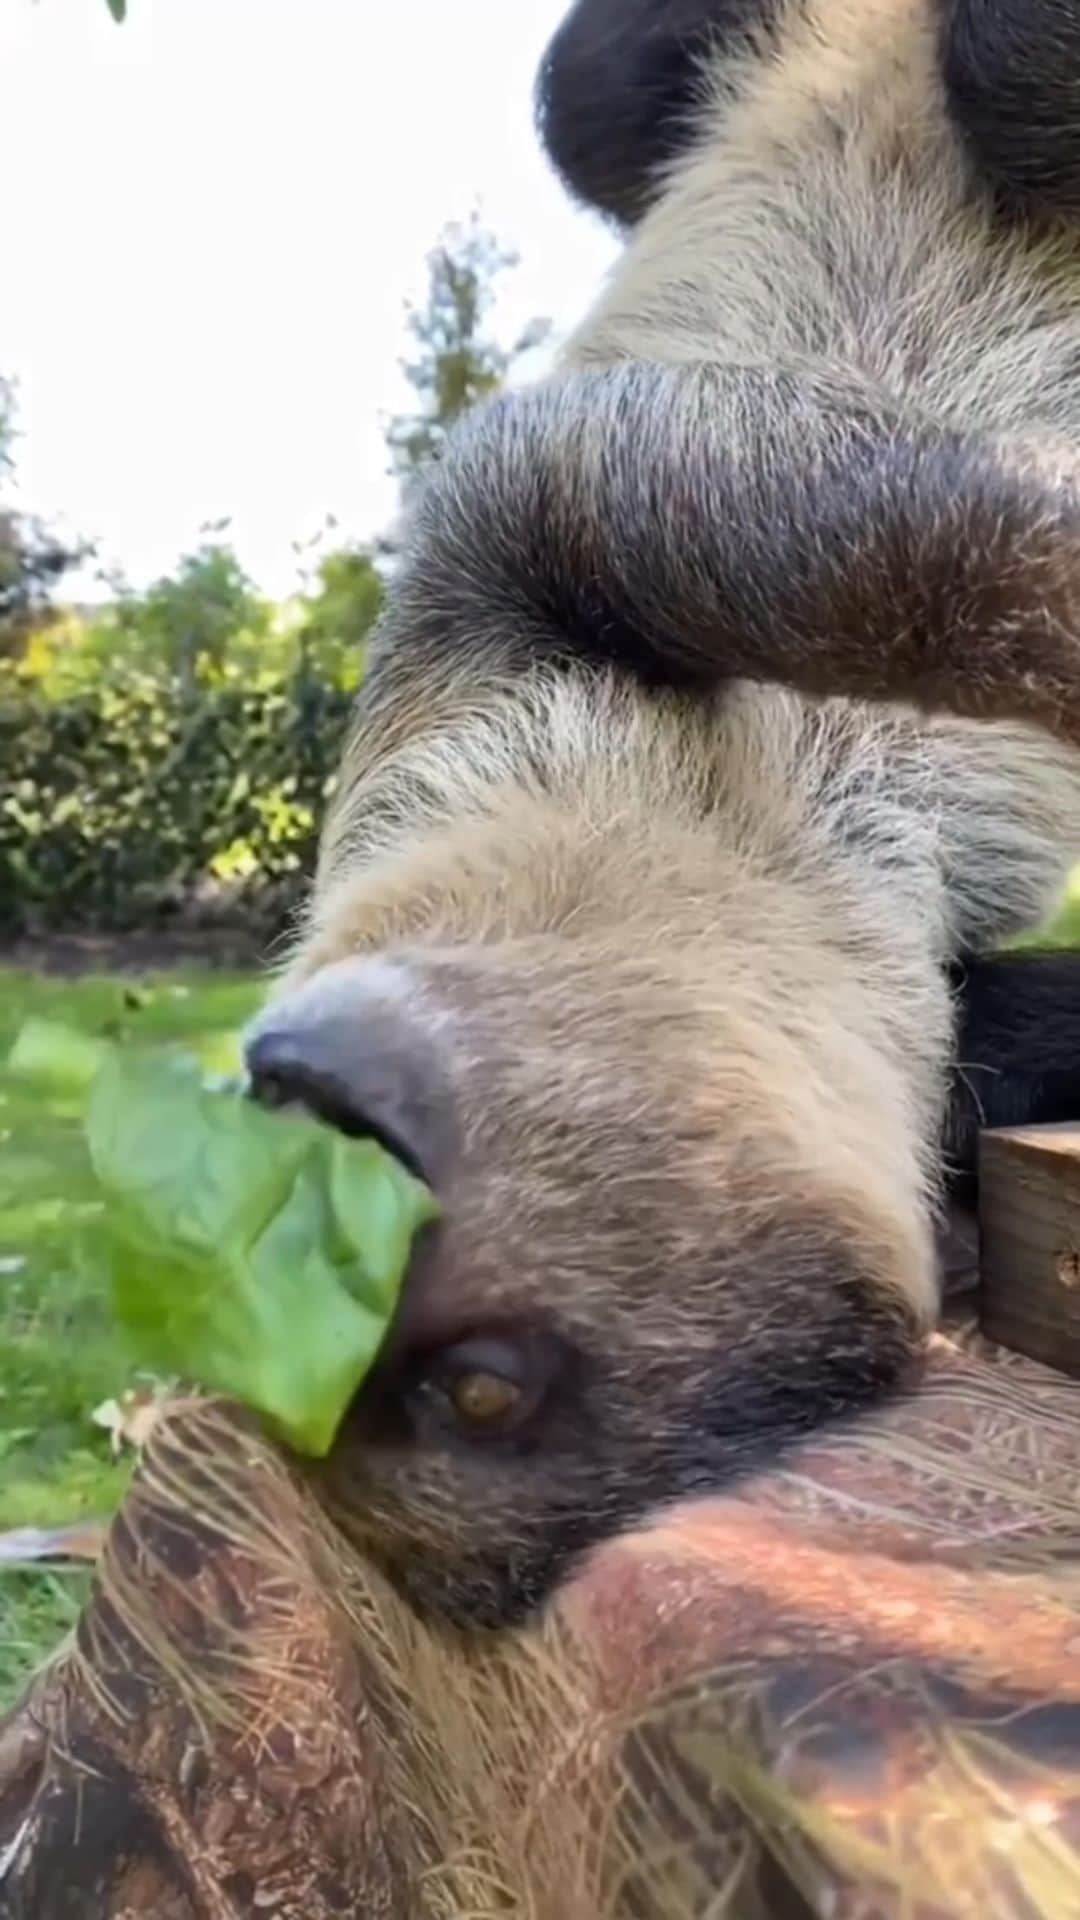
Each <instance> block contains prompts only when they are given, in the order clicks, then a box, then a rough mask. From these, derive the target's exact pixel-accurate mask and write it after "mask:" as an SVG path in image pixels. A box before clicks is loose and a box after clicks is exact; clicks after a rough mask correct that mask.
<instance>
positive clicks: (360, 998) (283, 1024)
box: [245, 962, 454, 1185]
mask: <svg viewBox="0 0 1080 1920" xmlns="http://www.w3.org/2000/svg"><path fill="white" fill-rule="evenodd" d="M329 971H330V972H333V973H334V974H335V976H336V977H335V978H334V979H333V980H330V979H329V978H324V977H323V976H319V975H316V976H315V978H314V979H313V980H311V981H309V982H307V983H306V984H305V985H304V986H303V987H301V988H300V989H299V990H298V991H297V993H296V994H295V995H294V996H292V997H291V998H287V999H285V1000H282V1001H280V1002H278V1003H277V1004H276V1005H274V1006H272V1007H271V1008H270V1009H269V1010H268V1011H267V1013H266V1014H264V1015H263V1016H262V1018H261V1019H260V1020H259V1022H258V1023H257V1025H256V1026H255V1028H254V1029H253V1030H252V1032H251V1034H250V1035H249V1038H248V1041H247V1045H246V1048H245V1061H246V1065H247V1072H248V1079H249V1088H250V1092H251V1095H252V1098H253V1099H255V1100H258V1101H259V1102H260V1103H261V1104H262V1105H263V1106H268V1107H287V1106H292V1107H302V1108H303V1109H305V1110H306V1111H307V1112H308V1113H310V1114H312V1115H314V1116H315V1118H316V1119H319V1120H323V1121H325V1122H327V1124H328V1125H330V1126H332V1127H336V1128H337V1129H338V1130H339V1131H340V1132H341V1133H346V1134H349V1135H351V1136H354V1137H361V1136H369V1137H371V1138H374V1139H376V1140H378V1141H380V1142H381V1143H382V1145H383V1146H385V1147H387V1148H388V1149H389V1150H390V1151H391V1152H392V1153H395V1154H397V1155H398V1157H399V1159H401V1160H403V1161H404V1162H405V1164H406V1166H408V1167H409V1168H410V1169H411V1170H412V1171H413V1172H414V1173H416V1174H418V1175H419V1176H420V1177H421V1178H422V1179H424V1180H426V1181H428V1182H429V1183H430V1184H433V1185H434V1184H435V1183H437V1181H438V1179H439V1177H440V1174H441V1173H442V1172H443V1171H444V1170H445V1168H446V1165H447V1161H448V1159H449V1155H450V1152H451V1149H452V1145H453V1137H454V1127H453V1112H452V1107H453V1101H452V1096H451V1091H450V1087H449V1082H448V1078H447V1075H446V1073H445V1071H444V1069H443V1066H442V1064H441V1061H440V1058H439V1055H438V1050H437V1047H436V1045H435V1044H434V1041H433V1037H432V1035H431V1033H430V1031H429V1030H428V1029H427V1026H426V1023H425V1022H424V1021H423V1019H422V1018H421V1016H420V1015H419V1013H418V1011H416V1010H415V1009H413V1008H411V1007H410V1004H409V999H408V995H407V993H402V992H399V991H396V990H395V991H394V992H393V993H392V994H388V993H387V992H386V991H385V983H382V982H381V981H380V977H379V975H378V974H376V973H375V970H374V969H372V973H373V975H374V977H373V978H370V979H369V978H366V977H365V976H366V975H367V973H368V968H367V967H365V965H364V964H363V963H362V962H357V963H353V964H352V965H351V966H350V967H349V969H348V972H347V973H346V972H345V970H344V969H341V970H339V969H336V968H335V969H331V970H329ZM380 988H382V989H383V990H380Z"/></svg>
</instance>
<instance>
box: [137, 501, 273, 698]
mask: <svg viewBox="0 0 1080 1920" xmlns="http://www.w3.org/2000/svg"><path fill="white" fill-rule="evenodd" d="M223 531H224V523H222V522H219V523H218V524H217V525H216V526H214V527H212V528H208V529H207V530H206V532H207V536H208V537H207V538H205V539H204V540H203V542H202V544H201V545H200V546H199V547H197V548H196V550H195V552H194V553H189V554H185V555H184V557H183V559H182V560H181V561H180V563H179V565H178V567H177V569H176V572H175V574H172V575H170V576H167V577H166V578H165V579H162V580H158V581H157V582H156V583H155V584H154V585H153V586H152V587H151V588H150V589H149V591H148V592H147V593H146V594H145V595H143V596H142V597H140V598H132V599H130V600H127V601H123V602H121V603H120V605H119V606H118V608H117V610H116V628H117V633H118V636H119V637H120V638H121V639H122V640H127V641H128V642H129V643H130V642H135V643H136V644H137V645H138V647H139V649H140V650H141V651H143V652H144V653H145V654H147V655H149V656H150V657H151V658H153V659H154V660H156V661H159V662H160V663H161V664H162V665H163V666H164V667H166V668H167V670H168V671H169V672H171V673H172V674H173V676H174V677H175V678H176V680H177V681H178V682H179V683H180V685H181V687H183V688H184V689H186V690H188V691H190V690H191V689H192V688H193V686H194V683H195V678H196V673H197V670H198V667H199V664H200V662H206V663H208V664H209V665H211V666H215V667H221V666H223V665H224V662H225V657H226V654H227V653H228V650H229V647H230V644H231V643H232V642H233V641H234V640H235V639H236V638H237V636H238V635H240V634H243V633H247V634H250V635H253V636H259V635H262V634H264V633H265V632H266V630H267V628H268V625H269V610H268V608H267V606H266V604H265V602H264V601H262V600H260V599H259V597H258V595H257V594H256V592H255V590H254V588H253V586H252V583H251V581H250V580H249V579H248V576H247V574H246V573H245V572H244V570H243V568H242V566H241V565H240V562H239V560H238V559H237V557H236V555H235V553H234V552H233V550H232V548H231V547H229V546H227V545H226V544H225V543H224V542H223V541H222V539H221V537H220V536H221V534H222V532H223Z"/></svg>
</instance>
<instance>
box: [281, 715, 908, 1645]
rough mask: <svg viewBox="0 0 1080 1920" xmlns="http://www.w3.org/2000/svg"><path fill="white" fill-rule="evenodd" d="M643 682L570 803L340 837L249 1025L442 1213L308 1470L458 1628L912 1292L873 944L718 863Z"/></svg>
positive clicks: (889, 1326) (851, 1358)
mask: <svg viewBox="0 0 1080 1920" xmlns="http://www.w3.org/2000/svg"><path fill="white" fill-rule="evenodd" d="M581 698H582V699H584V698H585V696H584V695H582V696H581ZM628 699H629V702H630V704H629V707H628V709H627V711H626V712H625V713H624V714H623V720H622V724H623V726H624V732H623V735H622V739H621V742H620V735H619V725H620V722H619V720H618V717H617V714H616V712H615V709H614V708H609V709H607V710H606V711H604V712H603V713H602V714H601V713H600V712H599V710H598V709H597V708H596V706H595V703H594V704H593V706H592V708H591V712H592V721H593V724H595V725H596V726H599V728H600V738H599V740H598V745H602V746H603V748H604V751H603V752H601V753H599V755H598V758H597V761H596V764H595V766H594V768H593V771H592V773H591V775H590V772H589V768H588V759H587V756H586V757H585V758H584V759H582V760H580V761H578V762H577V764H576V770H575V771H574V772H573V773H572V774H571V773H570V772H569V770H567V778H566V781H565V788H564V790H561V791H560V780H559V777H558V775H557V773H556V772H555V770H554V765H553V762H549V767H548V779H547V782H546V786H547V790H546V791H541V790H540V789H539V788H538V787H537V786H536V785H535V784H533V785H532V788H531V790H530V785H529V782H528V781H527V779H525V777H524V776H522V778H521V779H520V780H516V781H515V780H513V779H507V780H506V781H505V782H503V783H502V785H501V786H500V787H499V788H498V789H497V790H492V791H491V792H490V793H489V795H488V800H487V805H486V808H485V809H484V810H482V811H476V810H473V811H472V817H470V818H467V819H465V820H464V821H458V822H456V823H455V822H454V821H452V820H449V821H444V822H443V823H442V824H429V825H426V826H424V825H420V826H416V827H415V828H414V829H411V830H409V831H405V830H404V829H400V830H399V831H398V832H397V834H396V836H393V835H392V836H391V842H390V843H388V844H387V845H386V846H385V847H384V848H383V850H382V852H381V853H380V854H378V855H372V853H371V851H370V849H369V850H368V851H367V852H366V853H365V854H363V856H361V855H360V854H358V853H354V852H352V851H350V844H349V833H348V831H347V830H343V831H341V832H340V833H338V834H337V835H336V836H335V835H334V834H331V836H330V838H331V841H332V842H333V841H335V838H336V844H337V848H338V851H337V853H336V855H335V857H334V859H333V861H332V862H331V867H332V872H331V873H329V874H326V875H324V881H323V884H322V886H321V888H320V891H319V894H318V896H317V900H316V908H315V915H314V920H313V925H312V929H311V932H310V933H309V935H308V937H307V939H306V941H305V942H304V943H303V944H302V946H301V948H300V951H299V954H298V957H297V959H296V962H295V965H294V967H293V969H292V972H291V973H290V975H289V977H288V978H287V979H286V981H285V982H284V984H283V988H282V990H281V992H280V994H279V995H278V996H277V997H276V999H275V1000H274V1001H273V1002H272V1004H271V1005H270V1007H269V1008H268V1010H267V1012H266V1014H265V1015H264V1016H263V1018H262V1021H261V1022H260V1025H259V1027H258V1029H257V1031H256V1033H255V1036H254V1038H253V1040H252V1042H251V1045H250V1049H249V1061H250V1066H251V1070H252V1074H253V1078H254V1081H255V1084H256V1087H257V1089H258V1090H259V1091H261V1092H262V1093H263V1095H264V1096H265V1097H266V1098H267V1099H269V1100H272V1101H287V1100H295V1101H299V1102H301V1103H304V1104H306V1105H307V1106H308V1107H309V1108H310V1109H311V1110H313V1111H315V1112H316V1113H318V1114H320V1115H321V1116H323V1117H324V1118H325V1119H327V1120H329V1121H330V1122H331V1123H332V1124H336V1125H338V1126H340V1127H342V1128H343V1129H345V1130H347V1131H349V1132H354V1133H370V1134H374V1135H375V1136H377V1137H379V1138H380V1139H382V1140H383V1141H384V1142H385V1143H386V1144H388V1145H389V1146H391V1147H393V1148H394V1149H395V1150H396V1151H397V1152H398V1153H399V1154H400V1155H401V1156H402V1158H403V1159H404V1160H405V1161H406V1162H407V1163H408V1164H409V1165H410V1166H411V1167H413V1168H414V1169H415V1170H416V1171H417V1172H418V1173H420V1174H421V1175H423V1176H424V1178H425V1179H427V1180H428V1181H429V1182H430V1184H431V1186H432V1187H433V1189H434V1190H435V1192H436V1194H437V1196H438V1199H439V1201H440V1203H441V1219H440V1221H439V1222H438V1224H437V1225H436V1226H435V1227H434V1228H433V1229H431V1230H429V1232H428V1234H427V1237H426V1239H424V1240H423V1241H422V1242H421V1244H420V1245H419V1246H418V1248H417V1250H416V1253H415V1256H414V1260H413V1264H412V1268H411V1271H410V1274H409V1276H408V1279H407V1283H406V1286H405V1290H404V1297H403V1301H402V1305H401V1309H400V1312H399V1315H398V1318H397V1321H396V1324H395V1326H394V1327H393V1329H392V1333H391V1336H390V1338H389V1340H388V1343H387V1346H386V1348H385V1350H384V1353H383V1355H382V1356H381V1361H380V1364H379V1366H378V1368H377V1371H376V1373H375V1374H374V1375H373V1376H372V1377H371V1379H370V1380H369V1383H368V1384H367V1385H366V1387H365V1389H364V1390H363V1392H362V1394H361V1395H360V1397H359V1400H358V1402H357V1404H356V1406H355V1408H354V1409H353V1412H352V1414H351V1416H350V1418H349V1420H348V1422H347V1425H346V1428H345V1430H344V1432H343V1434H342V1436H341V1438H340V1439H339V1441H338V1443H337V1445H336V1447H335V1449H334V1452H333V1454H332V1456H331V1458H330V1459H329V1461H328V1462H327V1463H326V1466H325V1468H323V1469H320V1470H319V1472H318V1474H317V1475H316V1479H317V1482H318V1484H319V1486H320V1488H321V1491H322V1493H323V1494H324V1496H325V1498H326V1500H327V1501H328V1502H329V1503H330V1504H331V1506H332V1508H333V1510H334V1512H335V1514H336V1516H337V1518H338V1519H339V1521H340V1522H341V1524H342V1525H343V1526H344V1527H346V1528H347V1529H348V1530H349V1531H350V1532H351V1533H352V1534H353V1535H354V1537H355V1538H356V1539H357V1540H358V1541H359V1542H361V1543H362V1544H363V1546H364V1548H365V1550H367V1551H369V1552H371V1553H372V1554H374V1555H375V1556H376V1557H378V1558H379V1559H380V1560H381V1561H382V1562H383V1563H384V1564H385V1565H386V1566H387V1567H388V1569H389V1570H390V1572H391V1573H392V1574H393V1575H394V1576H395V1577H396V1578H397V1579H398V1580H399V1581H400V1582H401V1583H402V1584H403V1585H404V1586H405V1587H406V1588H407V1589H408V1591H409V1592H410V1594H411V1595H412V1597H413V1598H414V1600H415V1601H416V1602H417V1603H418V1604H420V1605H422V1606H425V1607H428V1608H432V1609H437V1610H439V1611H442V1612H445V1613H449V1614H451V1615H452V1616H454V1617H457V1618H462V1619H470V1620H477V1621H483V1622H496V1621H502V1620H507V1619H512V1618H514V1617H515V1616H517V1615H519V1614H520V1613H521V1612H522V1611H523V1610H525V1609H527V1608H528V1607H529V1606H530V1605H532V1604H533V1603H535V1601H536V1600H537V1599H538V1598H540V1597H541V1596H542V1594H543V1593H544V1591H545V1590H546V1589H547V1588H548V1586H549V1585H550V1583H551V1581H552V1580H553V1578H555V1577H556V1576H557V1575H558V1573H559V1572H560V1570H561V1569H562V1568H563V1567H564V1566H565V1564H566V1563H567V1561H568V1559H569V1558H570V1557H571V1556H573V1555H575V1554H576V1553H577V1552H578V1551H580V1549H581V1548H582V1547H583V1546H585V1545H586V1544H587V1543H589V1542H590V1541H592V1540H595V1539H597V1538H598V1537H600V1536H602V1535H603V1534H604V1533H606V1532H609V1531H611V1530H612V1529H614V1528H616V1527H618V1526H619V1525H620V1524H622V1523H624V1522H625V1521H627V1520H628V1519H630V1518H632V1517H633V1516H634V1515H636V1514H639V1513H640V1512H641V1511H642V1510H643V1509H645V1508H647V1507H648V1506H650V1505H652V1504H653V1503H655V1502H657V1501H659V1500H661V1499H663V1498H665V1497H667V1496H670V1495H672V1494H675V1493H679V1492H691V1491H695V1490H702V1489H704V1488H707V1487H711V1486H715V1485H716V1484H718V1483H719V1482H720V1481H722V1480H723V1479H724V1478H725V1476H727V1475H728V1474H730V1473H731V1472H733V1471H738V1470H741V1469H744V1468H746V1467H747V1466H750V1465H752V1464H754V1463H756V1462H760V1461H761V1460H762V1459H763V1458H767V1457H769V1455H770V1454H771V1453H772V1452H773V1451H774V1450H775V1448H776V1446H777V1444H778V1443H779V1442H780V1441H781V1440H783V1439H784V1438H785V1437H786V1436H790V1435H792V1434H795V1433H798V1432H800V1431H803V1430H804V1429H805V1428H806V1427H807V1426H808V1425H809V1424H811V1423H812V1422H814V1421H815V1420H817V1419H819V1418H820V1417H821V1416H822V1415H824V1414H826V1413H828V1412H829V1411H831V1410H833V1409H836V1408H839V1407H843V1406H848V1405H850V1404H852V1403H854V1402H858V1401H859V1400H862V1399H865V1398H866V1397H867V1396H868V1395H870V1394H874V1393H876V1392H878V1391H880V1389H881V1387H882V1385H883V1384H884V1383H885V1382H886V1381H888V1380H889V1379H890V1378H892V1376H893V1375H894V1374H895V1372H896V1370H897V1368H898V1366H899V1364H900V1363H901V1361H902V1359H903V1358H904V1356H905V1354H907V1353H908V1352H909V1351H910V1347H911V1343H912V1338H913V1334H914V1332H915V1330H916V1326H917V1321H918V1317H919V1308H920V1307H921V1306H922V1305H923V1304H924V1301H923V1300H922V1299H921V1298H920V1299H919V1300H918V1302H917V1304H913V1297H912V1285H911V1283H912V1282H913V1283H914V1293H915V1294H916V1295H917V1294H918V1291H919V1288H920V1286H921V1285H922V1284H924V1281H925V1249H924V1247H923V1244H922V1241H921V1238H920V1235H921V1228H920V1227H919V1224H918V1221H919V1208H918V1202H917V1198H916V1197H915V1195H916V1189H917V1169H915V1168H914V1166H913V1164H912V1150H911V1147H910V1133H911V1128H910V1124H909V1123H910V1116H909V1115H907V1116H905V1115H904V1114H903V1113H902V1112H901V1108H902V1106H903V1101H902V1099H900V1098H899V1096H898V1099H897V1101H894V1100H893V1094H892V1091H891V1090H890V1085H889V1083H888V1073H887V1071H886V1069H885V1068H884V1067H883V1064H882V1060H883V1051H882V1049H881V1048H880V1047H879V1045H878V1044H877V1043H878V1041H880V1038H881V1036H880V1035H879V1034H878V1033H877V1032H876V1030H875V1029H874V1027H873V1013H872V1008H871V1007H870V1005H869V1002H868V1003H867V1007H866V1009H865V1010H864V1008H863V1003H862V1001H861V1000H860V993H861V987H860V982H859V977H858V976H859V965H858V964H857V963H853V965H852V966H851V967H850V968H847V969H845V968H844V967H842V966H838V965H837V962H836V960H835V951H836V945H835V934H836V929H835V927H834V929H833V935H832V936H831V940H832V945H829V943H826V946H827V947H828V950H826V947H820V948H818V947H816V946H815V942H814V941H811V940H809V939H808V938H807V924H806V919H807V915H808V914H810V915H813V914H814V913H816V912H822V911H824V906H823V903H822V901H821V900H820V899H819V900H816V901H814V902H812V903H811V904H810V905H809V906H808V905H807V903H806V901H805V900H803V899H802V896H801V894H800V891H799V889H790V888H785V887H784V886H781V885H780V884H778V883H777V882H775V881H774V880H772V879H770V878H769V877H768V876H767V875H766V874H765V873H763V872H759V871H758V870H757V868H756V865H755V862H754V860H753V858H751V857H748V856H747V854H746V853H745V850H740V852H739V854H738V855H737V856H736V854H735V853H734V852H732V853H731V854H730V855H728V854H725V852H724V850H723V848H722V846H721V845H720V843H719V840H718V835H717V830H716V825H715V821H709V820H708V819H706V818H704V817H703V814H702V795H701V793H700V791H697V790H696V789H695V783H694V781H693V780H690V781H689V782H688V784H687V785H686V786H685V787H683V788H682V789H681V790H680V782H679V780H678V779H677V778H676V777H675V775H674V774H673V772H672V768H671V766H670V765H669V766H668V767H667V769H666V771H664V770H663V768H662V765H661V759H660V758H658V757H657V751H656V740H655V735H654V733H653V731H651V729H652V723H651V722H649V721H648V720H647V719H646V718H644V717H643V715H644V713H645V709H644V707H641V709H640V712H638V714H637V719H636V720H635V719H633V718H631V714H632V713H633V712H634V711H636V710H637V708H638V706H639V704H640V703H638V701H637V697H636V696H633V697H630V696H628ZM573 700H574V696H573V695H572V694H570V693H565V694H563V695H560V696H559V697H558V698H557V699H556V701H555V708H556V709H558V708H559V707H560V702H561V712H562V723H563V731H564V732H565V731H566V729H567V728H569V726H570V718H571V712H572V707H573ZM555 731H558V729H557V728H556V729H555ZM684 736H685V729H684ZM650 742H651V746H650ZM635 743H636V744H635ZM620 748H621V751H622V753H623V754H625V755H627V756H631V755H632V753H633V752H635V751H636V752H637V753H638V755H639V759H638V761H637V764H636V765H635V764H634V762H633V759H632V757H628V758H626V759H624V760H623V762H622V764H621V765H620ZM552 752H553V753H554V749H552ZM691 757H692V756H691ZM467 759H468V755H467V753H466V752H465V751H464V749H463V748H461V749H460V751H459V750H455V752H454V753H452V754H451V755H449V756H448V761H447V765H448V767H451V768H452V767H453V766H455V765H456V766H458V767H459V769H460V770H461V777H462V778H464V777H465V774H464V768H465V766H466V764H467ZM430 772H431V766H430V762H429V774H430ZM699 772H700V769H699ZM363 790H364V789H363V783H361V791H363ZM343 791H345V792H348V791H349V781H348V779H346V780H345V781H344V782H343ZM371 791H372V789H371V788H370V787H369V788H368V793H369V798H370V794H371ZM343 804H346V805H347V806H352V805H353V804H354V801H353V800H351V799H350V800H348V801H346V802H345V803H343ZM786 896H790V899H789V904H788V905H787V906H786V907H785V905H784V900H785V897H786ZM818 931H819V932H820V929H818ZM830 953H832V955H833V957H832V958H830ZM777 1008H783V1009H786V1011H785V1013H784V1015H783V1017H782V1018H781V1019H778V1018H777V1016H776V1009H777ZM860 1103H861V1111H857V1109H858V1108H859V1107H860ZM894 1109H895V1110H894ZM860 1135H861V1137H860ZM905 1289H907V1291H905Z"/></svg>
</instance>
